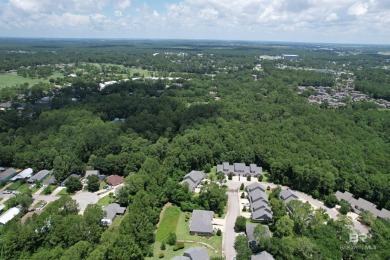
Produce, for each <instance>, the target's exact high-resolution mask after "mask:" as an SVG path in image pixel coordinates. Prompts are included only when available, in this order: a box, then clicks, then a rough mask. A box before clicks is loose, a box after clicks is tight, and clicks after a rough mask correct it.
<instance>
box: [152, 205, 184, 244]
mask: <svg viewBox="0 0 390 260" xmlns="http://www.w3.org/2000/svg"><path fill="white" fill-rule="evenodd" d="M180 213H181V211H180V208H179V207H177V206H171V207H169V208H167V209H166V210H165V213H164V216H163V219H162V221H161V223H160V225H159V227H158V230H157V233H156V241H160V242H163V241H166V240H167V239H168V235H169V233H175V232H176V226H177V222H178V220H179V217H180Z"/></svg>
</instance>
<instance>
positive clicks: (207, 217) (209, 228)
mask: <svg viewBox="0 0 390 260" xmlns="http://www.w3.org/2000/svg"><path fill="white" fill-rule="evenodd" d="M213 217H214V212H213V211H208V210H193V211H192V216H191V219H190V234H191V235H203V236H210V235H211V234H212V233H213V224H212V222H213Z"/></svg>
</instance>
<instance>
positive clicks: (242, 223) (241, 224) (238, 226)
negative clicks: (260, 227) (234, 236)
mask: <svg viewBox="0 0 390 260" xmlns="http://www.w3.org/2000/svg"><path fill="white" fill-rule="evenodd" d="M245 227H246V218H244V217H243V216H239V217H237V219H236V223H235V225H234V230H235V231H236V232H242V231H245Z"/></svg>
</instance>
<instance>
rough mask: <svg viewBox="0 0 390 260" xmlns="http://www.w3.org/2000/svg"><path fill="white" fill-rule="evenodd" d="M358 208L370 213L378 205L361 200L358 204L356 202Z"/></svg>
mask: <svg viewBox="0 0 390 260" xmlns="http://www.w3.org/2000/svg"><path fill="white" fill-rule="evenodd" d="M356 207H357V208H358V209H359V210H368V211H372V210H373V209H375V208H376V205H375V204H373V203H371V202H369V201H367V200H365V199H362V198H359V199H358V200H357V201H356V202H355V208H356Z"/></svg>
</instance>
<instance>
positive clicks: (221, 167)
mask: <svg viewBox="0 0 390 260" xmlns="http://www.w3.org/2000/svg"><path fill="white" fill-rule="evenodd" d="M220 172H222V173H223V174H225V175H229V174H233V175H240V176H247V175H250V176H258V175H261V174H262V172H263V169H262V168H261V167H259V166H257V165H256V164H250V165H249V166H247V165H245V163H233V165H230V164H229V163H228V162H224V163H222V164H218V165H217V173H220Z"/></svg>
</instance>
